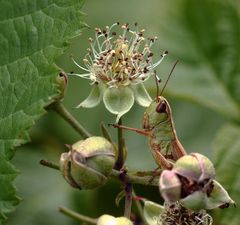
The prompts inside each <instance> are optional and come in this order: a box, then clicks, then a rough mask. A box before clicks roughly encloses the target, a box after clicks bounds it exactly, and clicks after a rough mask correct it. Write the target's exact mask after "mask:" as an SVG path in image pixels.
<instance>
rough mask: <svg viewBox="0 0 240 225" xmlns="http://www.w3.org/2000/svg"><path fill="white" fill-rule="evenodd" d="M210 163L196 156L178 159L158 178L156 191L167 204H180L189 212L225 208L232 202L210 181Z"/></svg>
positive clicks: (212, 176)
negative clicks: (158, 191)
mask: <svg viewBox="0 0 240 225" xmlns="http://www.w3.org/2000/svg"><path fill="white" fill-rule="evenodd" d="M214 178H215V169H214V166H213V164H212V162H211V161H210V160H209V159H208V158H207V157H205V156H203V155H201V154H199V153H192V154H190V155H185V156H183V157H181V158H180V159H178V160H177V161H176V163H175V164H174V166H173V168H172V170H164V171H163V172H162V174H161V177H160V184H159V187H160V192H161V194H162V197H163V198H164V200H165V201H166V202H167V203H175V202H177V201H179V202H180V204H181V205H182V206H184V207H185V208H187V209H191V210H195V211H198V210H201V209H214V208H225V207H228V206H229V205H230V204H234V201H233V200H232V199H231V198H230V196H229V195H228V193H227V192H226V190H225V189H224V188H223V187H222V186H221V185H220V184H219V183H218V182H217V181H216V180H215V179H214Z"/></svg>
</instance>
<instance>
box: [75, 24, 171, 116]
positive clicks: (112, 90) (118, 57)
mask: <svg viewBox="0 0 240 225" xmlns="http://www.w3.org/2000/svg"><path fill="white" fill-rule="evenodd" d="M135 27H136V30H131V29H130V28H129V24H124V25H122V26H121V27H120V25H119V23H115V24H113V25H112V26H111V27H108V26H106V27H105V29H104V30H101V29H100V28H96V29H95V35H96V37H95V39H92V38H89V42H90V48H89V49H88V53H87V54H86V56H85V58H84V59H83V63H84V66H81V65H79V64H78V63H77V62H76V61H75V60H74V59H73V62H74V63H75V64H76V65H77V66H78V67H79V68H80V69H81V70H83V71H85V72H86V73H84V74H74V75H77V76H79V77H81V78H85V79H89V80H90V81H91V85H93V86H94V87H93V90H92V91H91V93H90V95H89V96H88V98H87V99H86V100H84V101H83V102H82V103H80V104H79V105H78V106H77V107H87V108H90V107H94V106H96V105H98V104H99V103H100V101H101V99H102V98H103V102H104V104H105V106H106V108H107V109H108V110H109V111H110V112H111V113H113V114H117V115H118V116H117V120H118V119H119V118H120V117H121V116H122V115H123V114H125V113H126V112H128V111H129V110H130V108H131V107H132V105H133V103H134V99H136V101H137V102H138V103H139V104H140V105H141V106H144V107H147V106H148V105H149V104H150V102H151V97H150V96H149V94H148V93H147V91H146V89H145V87H144V86H143V82H144V81H146V80H147V79H148V78H149V77H151V76H152V75H153V74H154V69H155V68H156V67H157V66H158V65H159V64H160V63H161V62H162V60H163V58H164V57H165V56H166V54H167V52H166V51H165V52H163V53H162V54H161V55H160V59H159V60H158V61H156V62H153V52H152V51H151V47H152V45H153V44H154V42H155V41H156V40H157V37H154V38H147V39H146V38H145V37H144V32H145V31H144V29H142V30H140V31H138V28H137V24H135ZM116 28H118V29H121V30H122V31H121V34H119V35H118V34H117V33H116V31H114V30H113V29H116Z"/></svg>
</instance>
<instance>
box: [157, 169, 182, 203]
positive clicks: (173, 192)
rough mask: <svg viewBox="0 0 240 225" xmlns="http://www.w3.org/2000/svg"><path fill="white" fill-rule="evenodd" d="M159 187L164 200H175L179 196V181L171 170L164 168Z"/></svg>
mask: <svg viewBox="0 0 240 225" xmlns="http://www.w3.org/2000/svg"><path fill="white" fill-rule="evenodd" d="M159 189H160V193H161V195H162V197H163V199H164V200H165V201H166V202H175V201H178V200H179V199H180V197H181V182H180V180H179V179H178V177H177V175H176V174H175V173H174V172H173V171H171V170H164V171H163V172H162V173H161V176H160V180H159Z"/></svg>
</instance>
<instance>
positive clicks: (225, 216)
mask: <svg viewBox="0 0 240 225" xmlns="http://www.w3.org/2000/svg"><path fill="white" fill-rule="evenodd" d="M213 148H214V164H215V167H216V172H217V174H218V177H217V180H218V181H219V182H220V183H221V184H222V185H223V187H224V188H225V189H226V190H227V192H228V193H229V195H230V197H231V198H232V199H233V201H235V202H236V205H239V204H240V198H239V196H240V188H239V185H240V183H239V181H240V173H239V168H240V161H239V158H240V151H239V149H240V127H239V126H236V125H232V124H229V125H226V126H224V127H223V128H222V129H221V130H220V131H219V133H218V134H217V136H216V138H215V140H214V145H213ZM214 218H215V220H216V222H217V221H218V222H219V223H218V224H221V225H236V224H239V221H240V214H239V209H237V208H235V207H230V208H228V209H224V210H216V211H215V217H214Z"/></svg>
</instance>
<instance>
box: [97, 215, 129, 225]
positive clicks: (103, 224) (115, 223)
mask: <svg viewBox="0 0 240 225" xmlns="http://www.w3.org/2000/svg"><path fill="white" fill-rule="evenodd" d="M97 225H133V222H132V221H131V220H129V219H128V218H126V217H113V216H111V215H106V214H105V215H102V216H100V217H99V218H98V221H97Z"/></svg>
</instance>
